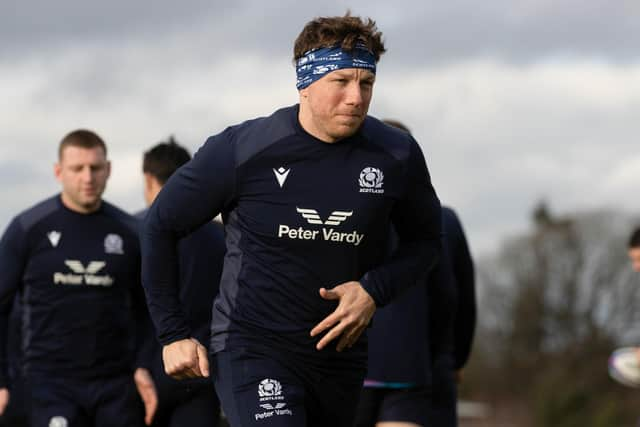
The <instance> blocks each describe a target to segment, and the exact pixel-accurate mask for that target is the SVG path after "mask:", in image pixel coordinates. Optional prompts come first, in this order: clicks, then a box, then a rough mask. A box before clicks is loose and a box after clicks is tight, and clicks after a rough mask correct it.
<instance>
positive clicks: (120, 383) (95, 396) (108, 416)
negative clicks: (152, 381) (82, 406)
mask: <svg viewBox="0 0 640 427" xmlns="http://www.w3.org/2000/svg"><path fill="white" fill-rule="evenodd" d="M91 389H92V390H91V392H92V400H93V402H94V405H93V414H92V415H93V419H94V422H95V427H113V426H117V425H120V426H131V427H142V426H143V425H144V406H143V404H142V401H141V399H140V396H139V395H138V391H137V390H136V386H135V383H134V381H133V375H122V376H118V377H115V378H109V379H103V380H96V381H93V382H92V383H91Z"/></svg>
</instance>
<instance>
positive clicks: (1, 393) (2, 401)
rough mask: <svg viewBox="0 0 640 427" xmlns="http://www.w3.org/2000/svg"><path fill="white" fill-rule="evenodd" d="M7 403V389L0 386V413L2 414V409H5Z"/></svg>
mask: <svg viewBox="0 0 640 427" xmlns="http://www.w3.org/2000/svg"><path fill="white" fill-rule="evenodd" d="M8 404H9V389H8V388H0V415H2V414H4V410H5V409H7V405H8Z"/></svg>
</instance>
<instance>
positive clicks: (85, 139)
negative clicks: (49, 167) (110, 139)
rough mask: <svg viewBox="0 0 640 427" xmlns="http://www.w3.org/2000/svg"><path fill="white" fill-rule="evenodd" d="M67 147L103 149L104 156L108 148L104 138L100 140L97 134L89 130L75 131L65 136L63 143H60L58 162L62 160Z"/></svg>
mask: <svg viewBox="0 0 640 427" xmlns="http://www.w3.org/2000/svg"><path fill="white" fill-rule="evenodd" d="M67 147H81V148H95V147H101V148H102V150H103V151H104V155H105V156H106V155H107V146H106V144H105V143H104V141H103V140H102V138H100V137H99V136H98V134H97V133H95V132H93V131H90V130H87V129H77V130H74V131H72V132H69V133H68V134H66V135H65V137H64V138H62V141H60V146H59V147H58V160H61V159H62V152H63V151H64V149H65V148H67Z"/></svg>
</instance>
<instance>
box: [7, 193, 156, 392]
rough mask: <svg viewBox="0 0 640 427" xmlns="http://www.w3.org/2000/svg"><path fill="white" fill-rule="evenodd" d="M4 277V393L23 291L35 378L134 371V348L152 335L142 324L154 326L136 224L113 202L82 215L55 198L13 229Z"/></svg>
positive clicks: (29, 369)
mask: <svg viewBox="0 0 640 427" xmlns="http://www.w3.org/2000/svg"><path fill="white" fill-rule="evenodd" d="M0 271H2V275H0V355H1V360H2V370H1V372H0V386H3V385H6V381H7V372H6V355H7V318H8V315H9V310H10V307H11V301H12V299H13V297H14V295H15V293H16V292H17V291H19V294H18V295H19V297H20V298H21V302H22V309H23V319H22V320H23V322H22V340H23V348H24V353H23V358H24V359H23V362H24V369H25V373H26V374H27V375H55V376H57V377H64V378H95V377H101V376H112V375H115V374H120V373H126V372H132V369H133V367H134V362H135V357H134V352H135V349H134V347H135V346H137V345H139V342H140V341H141V340H142V337H141V334H143V333H146V332H148V331H143V330H142V326H141V325H145V324H146V325H148V324H149V323H148V314H147V312H146V308H145V305H144V296H143V292H142V287H141V286H140V281H139V275H140V252H139V242H138V236H137V226H136V221H135V219H134V218H133V217H131V216H129V215H128V214H126V213H124V212H123V211H121V210H119V209H117V208H116V207H114V206H113V205H111V204H109V203H107V202H103V203H102V205H101V207H100V209H99V210H98V211H96V212H94V213H91V214H80V213H77V212H74V211H72V210H70V209H68V208H66V207H65V206H64V205H63V204H62V201H61V199H60V196H55V197H52V198H50V199H47V200H45V201H44V202H41V203H39V204H37V205H36V206H34V207H32V208H31V209H28V210H27V211H25V212H23V213H21V214H20V215H18V216H17V217H16V218H14V219H13V221H12V222H11V223H10V225H9V226H8V227H7V229H6V231H5V233H4V235H3V237H2V240H0ZM145 318H146V319H147V320H146V321H145ZM136 325H137V326H140V327H139V328H138V327H137V326H136ZM134 331H138V332H139V333H140V335H138V336H134V335H135V333H134Z"/></svg>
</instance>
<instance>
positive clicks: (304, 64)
mask: <svg viewBox="0 0 640 427" xmlns="http://www.w3.org/2000/svg"><path fill="white" fill-rule="evenodd" d="M343 68H364V69H366V70H369V71H371V72H372V73H373V74H375V73H376V58H375V56H373V53H371V52H370V51H369V49H367V47H366V46H365V45H364V44H361V43H358V44H356V46H355V47H354V48H353V50H352V51H351V52H347V51H345V50H342V48H341V47H340V46H333V47H323V48H319V49H313V50H310V51H308V52H306V53H305V54H304V55H303V56H302V57H301V58H300V59H298V60H297V61H296V76H297V81H296V88H298V90H300V89H304V88H305V87H307V86H309V85H310V84H311V83H313V82H315V81H316V80H319V79H320V78H322V77H323V76H324V75H325V74H327V73H330V72H332V71H335V70H341V69H343Z"/></svg>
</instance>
